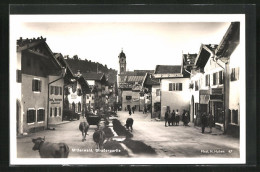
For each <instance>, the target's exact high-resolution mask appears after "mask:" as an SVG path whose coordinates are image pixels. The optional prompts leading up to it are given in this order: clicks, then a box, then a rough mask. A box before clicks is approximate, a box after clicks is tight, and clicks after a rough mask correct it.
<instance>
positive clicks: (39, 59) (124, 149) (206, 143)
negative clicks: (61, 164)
mask: <svg viewBox="0 0 260 172" xmlns="http://www.w3.org/2000/svg"><path fill="white" fill-rule="evenodd" d="M60 25H63V24H60ZM83 25H84V24H82V25H81V27H82V28H83V29H85V30H87V29H88V31H86V32H90V33H91V34H89V35H91V36H92V37H91V38H89V39H93V40H95V38H94V36H95V35H94V34H93V33H94V30H95V31H96V30H97V28H98V30H101V29H102V27H100V26H101V24H97V26H96V25H95V24H92V25H91V24H89V25H88V28H87V29H86V28H85V27H83ZM161 25H162V26H163V27H161V26H160V25H159V24H153V23H148V24H146V25H142V24H140V23H138V24H136V23H134V24H133V23H130V24H125V25H123V26H122V28H123V27H126V26H127V27H128V26H129V27H133V26H134V27H135V28H137V29H136V30H135V32H136V33H137V34H136V35H138V36H139V37H140V40H139V41H140V42H141V41H142V39H141V38H142V37H143V36H144V35H141V34H140V33H139V31H140V30H142V29H147V28H146V27H147V26H148V27H149V26H150V30H149V29H148V30H146V32H145V34H146V36H147V38H149V37H151V38H149V39H148V41H152V39H153V38H154V37H153V34H152V33H153V32H152V29H151V28H152V27H151V26H153V27H155V28H157V32H158V35H156V37H157V38H158V40H163V39H162V38H163V37H164V36H162V38H161V37H160V32H159V31H158V29H159V28H160V27H161V28H164V29H165V28H167V29H168V30H167V29H166V30H167V32H168V31H169V33H170V32H171V31H170V29H169V28H171V24H161ZM204 25H205V26H204ZM71 26H73V25H71ZM71 26H70V25H68V28H69V27H71ZM92 26H93V28H92ZM102 26H105V24H104V25H102ZM117 26H119V25H118V24H114V23H112V24H111V25H109V24H107V25H106V27H107V28H106V29H107V30H109V29H111V28H113V29H111V30H116V29H115V27H117ZM172 26H174V27H175V28H176V27H180V28H178V31H181V30H182V29H181V27H183V29H184V28H187V26H188V28H190V29H189V31H187V32H189V33H190V32H192V31H194V32H195V31H196V29H199V30H200V31H199V32H197V33H194V35H193V36H190V37H191V38H190V42H192V41H193V39H194V40H198V42H200V44H199V43H197V42H196V43H195V42H192V45H194V44H196V47H197V49H195V48H194V49H192V48H191V50H189V49H188V50H187V49H186V48H187V47H185V48H184V46H183V47H182V46H181V45H180V46H179V47H177V49H178V51H176V52H180V53H178V54H177V53H175V55H173V56H171V55H170V57H167V59H168V60H164V59H163V57H160V56H161V55H162V56H164V57H165V56H166V55H164V54H163V51H161V52H159V53H157V51H156V50H155V49H153V48H149V53H151V55H152V54H154V55H156V58H154V57H149V56H145V53H144V56H143V55H142V56H143V57H138V55H136V56H137V57H133V56H134V55H133V54H132V53H131V50H133V49H131V47H130V46H127V45H128V44H126V43H125V42H123V43H122V47H115V44H113V42H111V45H107V46H108V47H98V45H97V44H96V43H93V42H92V43H93V44H94V45H96V46H95V47H96V48H97V50H96V52H97V53H99V51H100V52H101V51H102V52H104V53H106V51H108V49H109V47H114V49H115V50H113V52H112V53H113V54H116V55H112V56H113V57H112V56H111V57H110V56H108V55H107V57H100V56H101V55H100V54H99V55H98V56H99V58H96V59H95V58H94V57H93V59H92V58H88V57H83V55H82V54H80V52H79V53H78V54H77V52H73V53H74V55H71V54H69V53H68V49H69V48H66V47H64V48H61V49H58V48H57V47H56V46H60V47H62V46H61V45H66V46H67V45H68V46H74V45H73V44H76V42H77V41H76V40H77V38H75V39H74V40H71V41H64V43H65V44H62V43H61V42H60V45H58V43H51V42H52V41H54V38H53V37H52V36H51V34H49V35H47V36H45V35H44V32H41V31H42V30H41V29H39V28H45V26H44V24H42V23H40V24H39V26H37V24H30V23H29V24H24V27H25V28H27V29H28V28H30V27H31V28H33V29H34V30H35V32H36V28H38V29H39V30H37V32H36V33H37V34H40V35H39V36H38V37H36V38H35V37H23V35H21V36H20V37H17V38H16V61H17V63H16V65H17V66H16V94H15V95H16V115H13V114H11V115H13V116H16V118H15V119H16V126H12V127H16V148H17V158H205V157H207V158H239V157H240V153H241V151H240V146H241V145H240V123H241V121H240V119H241V118H240V104H241V103H240V90H241V87H240V86H241V82H240V68H241V65H243V64H242V63H240V62H239V60H237V59H239V58H244V57H242V56H243V53H241V52H243V49H242V48H241V44H240V22H226V23H209V24H208V25H207V24H205V23H200V24H197V25H196V23H195V24H194V23H185V24H179V23H174V24H172ZM55 27H60V26H59V25H56V26H55ZM55 27H53V28H52V24H49V25H48V27H47V26H46V28H47V30H48V32H52V31H53V32H55V31H56V30H58V29H57V28H56V30H55V29H54V28H55ZM73 27H74V26H73ZM120 27H121V25H120ZM168 27H169V28H168ZM206 27H209V28H211V29H205V28H206ZM213 27H216V28H218V29H215V30H214V29H213ZM49 28H52V29H49ZM33 29H32V30H33ZM83 29H82V30H83ZM91 29H93V31H92V30H91ZM117 29H118V30H116V32H118V33H121V35H120V34H119V36H118V37H119V38H120V40H121V39H122V40H123V39H124V38H123V37H121V36H122V35H123V31H122V30H120V29H119V28H117ZM204 29H205V30H204ZM32 30H28V33H29V32H32ZM49 30H52V31H49ZM111 30H110V31H111ZM132 30H133V29H132ZM48 32H46V34H47V33H48ZM92 32H93V33H92ZM165 32H166V31H165ZM165 32H164V30H163V29H162V31H161V35H164V34H165ZM176 32H177V31H176ZM211 32H213V33H211ZM55 33H57V34H58V31H57V32H55ZM71 33H72V32H71V31H68V32H66V34H68V35H70V34H71ZM82 33H83V32H82ZM82 33H81V31H78V34H79V35H80V34H82ZM169 33H168V34H169ZM198 33H200V34H201V35H202V36H201V37H203V38H207V40H210V39H209V38H211V37H212V40H214V41H212V42H207V41H206V39H205V40H204V39H200V35H199V34H198ZM73 34H74V33H73ZM73 34H72V35H73ZM132 34H133V33H130V32H129V35H130V36H129V37H127V38H130V37H134V34H133V35H132ZM179 34H180V33H179ZM182 34H183V35H179V38H177V36H176V37H171V36H169V38H167V39H169V40H168V41H169V42H170V39H173V40H175V39H178V40H179V42H181V40H182V36H183V39H184V38H185V39H186V37H187V40H188V36H187V35H188V34H187V33H185V32H184V31H183V33H182ZM203 34H205V35H204V36H203ZM217 34H218V36H216V35H217ZM64 35H65V32H64ZM64 35H62V36H64ZM99 35H102V34H100V33H99ZM112 35H113V34H112ZM185 35H186V36H185ZM26 36H27V35H26ZM48 36H49V37H48ZM102 36H103V37H104V38H107V37H106V36H107V35H106V34H105V32H104V33H103V35H102ZM80 37H83V36H80ZM115 37H116V38H118V37H117V36H115ZM166 37H167V36H166ZM68 38H69V36H67V39H68ZM116 38H115V39H116ZM78 39H80V38H79V37H78ZM107 39H108V38H107ZM64 40H65V38H64ZM93 40H92V41H93ZM97 40H98V38H97ZM97 40H95V41H96V42H97ZM87 41H88V39H85V42H87ZM104 41H106V39H104ZM203 41H206V42H203ZM90 42H91V41H90ZM115 42H116V41H115ZM155 42H156V41H155ZM157 42H158V41H157ZM166 42H167V41H166ZM166 42H161V48H165V47H168V49H174V47H172V45H171V44H169V45H166ZM164 43H165V45H164ZM81 44H82V45H84V43H83V42H81ZM136 44H138V46H139V47H136V54H138V53H142V47H140V45H139V43H138V41H136ZM87 45H88V46H86V45H85V46H83V47H81V49H85V50H84V51H83V52H84V53H85V54H86V55H87V54H88V49H90V50H89V53H90V54H89V55H88V56H95V55H93V54H91V47H90V46H91V44H87ZM176 45H177V44H176ZM78 46H79V45H78ZM143 46H144V47H145V45H143ZM156 46H159V45H156ZM194 46H195V45H194ZM93 47H94V46H93ZM158 48H160V47H158ZM93 49H94V48H93ZM63 51H64V52H63ZM133 51H134V50H133ZM128 52H129V53H128ZM174 56H175V57H174ZM139 60H140V61H139ZM113 65H114V66H113ZM241 115H245V114H243V113H241Z"/></svg>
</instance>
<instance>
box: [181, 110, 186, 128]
mask: <svg viewBox="0 0 260 172" xmlns="http://www.w3.org/2000/svg"><path fill="white" fill-rule="evenodd" d="M185 113H186V111H185V110H183V113H182V115H181V120H182V122H183V125H185Z"/></svg>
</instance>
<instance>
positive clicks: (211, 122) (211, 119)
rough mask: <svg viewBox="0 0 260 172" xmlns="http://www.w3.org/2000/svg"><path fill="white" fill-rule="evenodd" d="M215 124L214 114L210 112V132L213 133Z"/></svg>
mask: <svg viewBox="0 0 260 172" xmlns="http://www.w3.org/2000/svg"><path fill="white" fill-rule="evenodd" d="M213 125H214V119H213V115H212V114H209V129H210V131H209V132H210V133H212V127H213Z"/></svg>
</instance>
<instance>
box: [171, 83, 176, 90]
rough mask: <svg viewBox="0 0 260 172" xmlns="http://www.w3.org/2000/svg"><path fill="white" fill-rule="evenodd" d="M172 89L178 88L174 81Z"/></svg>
mask: <svg viewBox="0 0 260 172" xmlns="http://www.w3.org/2000/svg"><path fill="white" fill-rule="evenodd" d="M172 90H173V91H175V90H177V84H176V83H172Z"/></svg>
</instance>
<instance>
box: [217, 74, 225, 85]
mask: <svg viewBox="0 0 260 172" xmlns="http://www.w3.org/2000/svg"><path fill="white" fill-rule="evenodd" d="M223 80H224V78H223V71H219V72H218V83H219V85H221V84H223Z"/></svg>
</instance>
